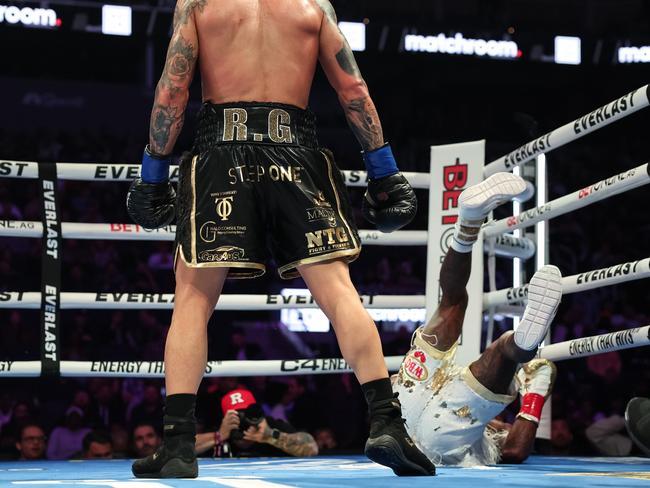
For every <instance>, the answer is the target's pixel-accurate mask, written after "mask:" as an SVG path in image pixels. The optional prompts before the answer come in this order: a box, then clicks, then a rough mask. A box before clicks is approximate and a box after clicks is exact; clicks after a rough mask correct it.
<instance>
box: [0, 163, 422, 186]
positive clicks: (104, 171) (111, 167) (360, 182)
mask: <svg viewBox="0 0 650 488" xmlns="http://www.w3.org/2000/svg"><path fill="white" fill-rule="evenodd" d="M0 164H3V166H6V167H7V168H8V169H7V172H6V174H2V175H0V177H4V178H30V179H35V178H38V167H39V164H52V163H37V162H35V161H14V160H8V159H3V160H0ZM54 164H56V172H57V178H58V179H59V180H72V181H131V180H133V179H135V178H138V177H139V176H140V165H139V164H127V163H108V164H103V163H54ZM341 173H342V174H343V179H344V180H345V184H346V185H347V186H355V187H356V186H366V185H367V184H368V174H367V172H365V171H356V170H343V171H341ZM402 174H403V175H404V177H405V178H406V179H407V180H408V181H409V183H410V184H411V186H412V187H413V188H416V189H420V190H428V189H429V186H430V185H431V175H430V174H429V173H417V172H412V171H404V172H402ZM169 177H170V179H171V180H172V181H177V180H178V165H172V166H170V167H169Z"/></svg>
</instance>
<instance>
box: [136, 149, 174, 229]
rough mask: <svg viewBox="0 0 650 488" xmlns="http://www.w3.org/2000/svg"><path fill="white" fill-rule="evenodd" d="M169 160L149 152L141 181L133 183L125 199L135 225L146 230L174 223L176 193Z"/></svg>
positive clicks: (144, 161) (139, 179)
mask: <svg viewBox="0 0 650 488" xmlns="http://www.w3.org/2000/svg"><path fill="white" fill-rule="evenodd" d="M169 164H170V160H169V159H168V158H166V157H162V156H158V155H155V154H153V153H151V152H150V151H149V146H147V147H146V148H145V150H144V155H143V156H142V171H141V178H138V179H136V180H135V181H133V183H131V187H130V188H129V192H128V193H127V195H126V210H127V212H128V213H129V216H130V217H131V218H132V219H133V221H134V222H135V223H136V224H138V225H141V226H142V227H144V228H145V229H158V228H160V227H164V226H166V225H169V224H171V223H172V222H173V220H174V216H175V215H176V212H175V208H174V205H175V203H176V192H175V191H174V188H173V187H172V185H171V183H170V182H169Z"/></svg>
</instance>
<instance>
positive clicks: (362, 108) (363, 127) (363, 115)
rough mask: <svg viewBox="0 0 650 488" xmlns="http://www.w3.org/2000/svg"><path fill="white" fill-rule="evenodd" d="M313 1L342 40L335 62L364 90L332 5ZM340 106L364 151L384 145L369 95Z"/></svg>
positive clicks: (326, 1)
mask: <svg viewBox="0 0 650 488" xmlns="http://www.w3.org/2000/svg"><path fill="white" fill-rule="evenodd" d="M315 1H316V4H317V5H318V6H319V7H320V9H321V10H322V11H323V14H324V19H323V21H324V22H331V23H332V25H334V26H335V27H336V28H337V29H338V32H339V33H340V35H341V39H342V40H343V47H341V49H340V50H339V52H338V53H336V62H337V63H338V65H339V67H340V68H341V69H342V70H343V71H344V72H345V73H347V74H348V75H350V76H352V77H353V78H356V79H357V80H358V81H359V82H360V83H361V84H363V87H364V89H365V87H366V84H365V82H364V81H363V77H362V76H361V71H360V70H359V66H357V62H356V60H355V59H354V53H353V52H352V49H351V48H350V45H349V44H348V41H347V40H346V39H345V36H344V35H343V33H342V32H341V30H340V29H339V28H338V23H337V19H336V13H335V12H334V8H333V7H332V4H331V3H330V2H329V1H328V0H315ZM366 93H367V90H366ZM341 104H342V105H343V110H344V111H345V117H346V118H347V120H348V124H349V125H350V128H351V129H352V132H354V135H355V137H356V138H357V140H358V141H359V143H360V144H361V147H362V148H363V150H364V151H369V150H372V149H376V148H378V147H379V146H381V145H382V144H384V133H383V131H382V128H381V122H380V121H379V115H378V114H377V109H376V108H375V104H374V103H373V102H372V100H371V98H370V96H369V95H366V96H365V97H361V98H355V99H352V100H345V99H343V98H341Z"/></svg>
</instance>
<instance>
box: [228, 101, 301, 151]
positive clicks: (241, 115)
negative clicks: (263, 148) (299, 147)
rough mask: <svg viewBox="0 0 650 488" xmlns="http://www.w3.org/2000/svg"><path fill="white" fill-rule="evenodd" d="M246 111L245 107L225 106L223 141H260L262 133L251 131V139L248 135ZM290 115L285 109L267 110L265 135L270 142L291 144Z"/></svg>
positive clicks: (262, 138)
mask: <svg viewBox="0 0 650 488" xmlns="http://www.w3.org/2000/svg"><path fill="white" fill-rule="evenodd" d="M247 121H248V112H247V111H246V109H245V108H226V109H224V110H223V139H222V140H223V141H224V142H233V141H235V140H236V141H242V142H246V141H248V142H262V141H264V135H265V134H260V133H257V132H256V133H252V134H251V135H252V136H253V137H252V139H249V137H248V135H249V134H248V127H247V126H246V122H247ZM288 124H291V116H290V115H289V113H288V112H287V111H286V110H282V109H281V108H275V109H273V110H271V111H270V112H269V116H268V121H267V130H266V135H267V136H268V139H269V140H271V141H272V142H276V143H278V144H282V143H284V144H292V143H293V136H292V134H291V127H290V126H289V125H288Z"/></svg>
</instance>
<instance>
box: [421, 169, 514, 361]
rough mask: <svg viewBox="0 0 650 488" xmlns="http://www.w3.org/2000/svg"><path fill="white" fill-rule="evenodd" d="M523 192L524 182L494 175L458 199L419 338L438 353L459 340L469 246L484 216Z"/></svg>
mask: <svg viewBox="0 0 650 488" xmlns="http://www.w3.org/2000/svg"><path fill="white" fill-rule="evenodd" d="M525 190H526V182H525V181H524V180H523V179H522V178H520V177H519V176H515V175H513V174H511V173H496V174H494V175H492V176H490V177H489V178H488V179H486V180H485V181H483V182H481V183H478V184H476V185H472V186H470V187H468V188H466V189H465V190H464V191H463V192H462V193H461V195H460V197H459V200H458V201H459V213H460V215H459V218H458V221H457V222H456V229H455V232H454V236H453V239H452V242H451V247H450V249H449V251H448V252H447V255H446V256H445V259H444V261H443V263H442V268H441V269H440V287H441V288H442V299H441V301H440V305H438V309H437V310H436V312H435V313H434V315H433V317H432V318H431V320H430V321H429V323H428V324H427V325H426V326H425V327H424V329H423V330H422V337H423V338H424V339H425V340H426V341H427V342H428V343H429V344H431V345H432V346H434V347H435V348H436V349H438V350H440V351H447V350H449V348H451V347H452V346H453V345H454V344H455V343H456V341H457V340H458V338H459V337H460V334H461V331H462V327H463V320H464V318H465V309H466V308H467V291H466V290H465V286H466V285H467V282H468V280H469V275H470V272H471V270H472V247H473V245H474V243H475V242H476V240H477V238H478V233H479V231H480V230H481V226H482V225H483V222H484V221H485V217H487V215H488V214H489V213H490V212H491V211H492V210H493V209H494V208H496V207H497V206H499V205H501V204H503V203H505V202H507V201H510V200H512V199H513V198H515V197H517V196H519V195H521V194H522V193H523V192H524V191H525Z"/></svg>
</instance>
